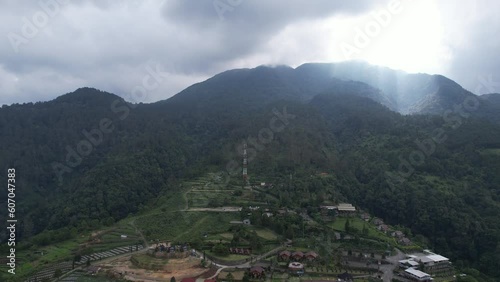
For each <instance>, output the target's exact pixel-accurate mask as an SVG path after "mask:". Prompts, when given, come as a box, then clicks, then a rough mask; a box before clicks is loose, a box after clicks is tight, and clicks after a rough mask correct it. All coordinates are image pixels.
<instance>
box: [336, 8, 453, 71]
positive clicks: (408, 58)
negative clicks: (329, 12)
mask: <svg viewBox="0 0 500 282" xmlns="http://www.w3.org/2000/svg"><path fill="white" fill-rule="evenodd" d="M400 9H401V10H399V12H398V13H391V15H390V19H389V20H387V17H385V18H384V21H383V22H381V20H380V18H379V19H378V20H377V16H376V15H377V14H378V15H380V14H385V15H387V13H388V12H389V11H388V8H387V6H385V7H384V6H383V7H380V8H379V9H376V10H374V11H372V12H370V13H367V14H365V15H363V16H361V17H356V18H349V17H345V18H343V19H338V18H337V19H332V20H331V21H330V24H331V25H332V26H335V28H332V29H331V33H330V34H332V36H335V37H336V39H337V40H335V42H334V44H335V47H336V48H331V50H330V51H329V54H328V57H329V58H330V59H331V60H336V61H343V60H351V59H355V60H364V61H367V62H369V63H372V64H376V65H381V66H387V67H390V68H394V69H400V70H404V71H407V72H426V73H442V72H444V71H445V69H444V67H443V66H446V65H447V64H446V63H447V61H448V60H449V59H450V52H449V50H448V49H447V48H446V46H445V42H444V41H443V36H444V31H443V28H442V23H441V19H440V15H439V10H438V7H437V6H436V3H434V2H433V1H432V0H422V1H408V0H402V1H401V6H400ZM376 26H378V29H377V27H376ZM370 31H371V33H370ZM360 33H362V34H363V35H360ZM363 36H366V37H365V39H366V38H368V43H367V44H359V42H363V40H360V39H359V38H360V37H363ZM356 40H359V41H356ZM363 43H364V42H363ZM346 46H347V47H346ZM351 47H352V49H350V48H351ZM346 49H347V50H348V51H346ZM349 51H351V53H349ZM346 53H347V54H348V56H346Z"/></svg>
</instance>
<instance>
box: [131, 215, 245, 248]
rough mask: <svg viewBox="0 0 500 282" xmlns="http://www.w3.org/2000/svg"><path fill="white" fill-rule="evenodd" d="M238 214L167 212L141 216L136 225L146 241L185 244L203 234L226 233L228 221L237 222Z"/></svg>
mask: <svg viewBox="0 0 500 282" xmlns="http://www.w3.org/2000/svg"><path fill="white" fill-rule="evenodd" d="M238 219H239V214H238V213H236V214H235V213H204V212H185V211H177V212H168V213H163V214H154V215H149V216H143V217H141V218H140V219H138V220H137V222H136V225H137V226H138V227H139V228H140V229H141V230H143V234H144V235H145V236H146V239H148V240H150V239H160V240H170V241H174V242H186V241H192V240H194V239H198V238H201V237H202V235H203V234H205V233H207V234H210V235H212V234H220V233H226V232H227V231H228V230H229V227H230V223H229V222H230V221H232V220H238Z"/></svg>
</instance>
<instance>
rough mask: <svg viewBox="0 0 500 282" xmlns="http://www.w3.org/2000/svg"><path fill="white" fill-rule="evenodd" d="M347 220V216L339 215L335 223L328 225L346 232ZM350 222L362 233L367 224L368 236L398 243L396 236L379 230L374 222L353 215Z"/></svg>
mask: <svg viewBox="0 0 500 282" xmlns="http://www.w3.org/2000/svg"><path fill="white" fill-rule="evenodd" d="M346 221H347V218H345V217H338V218H336V219H335V221H334V222H333V223H330V224H329V225H328V226H330V227H331V228H332V229H333V230H336V231H340V232H345V223H346ZM349 223H350V226H351V227H353V228H356V229H357V230H359V232H360V234H361V232H362V230H363V227H364V226H366V228H367V229H368V235H366V237H370V238H373V239H377V240H382V241H386V242H388V243H391V244H395V243H396V241H395V240H394V238H392V237H391V236H389V235H387V234H384V233H383V232H381V231H379V230H377V228H376V227H375V226H374V225H373V224H371V223H368V222H366V221H364V220H362V219H361V218H357V217H351V218H349ZM364 236H365V235H364Z"/></svg>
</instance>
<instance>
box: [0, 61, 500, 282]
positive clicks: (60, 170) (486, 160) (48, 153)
mask: <svg viewBox="0 0 500 282" xmlns="http://www.w3.org/2000/svg"><path fill="white" fill-rule="evenodd" d="M471 95H473V94H471V93H470V92H467V91H465V90H463V89H462V88H461V87H460V86H459V85H458V84H456V83H455V82H453V81H451V80H449V79H447V78H445V77H443V76H438V75H434V76H431V75H426V74H406V73H403V72H399V71H394V70H390V69H387V68H380V67H373V66H368V65H366V64H361V63H341V64H305V65H302V66H300V67H298V68H295V69H293V68H290V67H286V66H279V67H266V66H261V67H257V68H254V69H239V70H231V71H226V72H223V73H221V74H218V75H216V76H214V77H212V78H210V79H208V80H206V81H204V82H200V83H197V84H195V85H192V86H190V87H188V88H186V89H185V90H183V91H181V92H180V93H179V94H177V95H175V96H174V97H172V98H170V99H167V100H164V101H161V102H157V103H152V104H139V105H136V104H130V103H127V102H126V101H124V100H123V99H121V98H120V97H118V96H116V95H114V94H110V93H106V92H102V91H99V90H96V89H92V88H81V89H78V90H76V91H75V92H73V93H68V94H66V95H63V96H61V97H59V98H57V99H54V100H52V101H49V102H44V103H35V104H32V103H29V104H23V105H12V106H4V107H2V108H1V109H0V148H2V150H0V167H1V168H2V171H6V169H8V168H11V167H14V168H15V169H16V177H17V179H16V181H17V183H18V186H19V187H22V188H19V189H18V191H17V195H16V199H17V201H18V202H17V207H18V208H17V211H16V212H17V215H18V216H19V218H20V219H21V222H22V225H21V226H20V228H19V229H18V234H17V236H18V238H19V239H22V240H23V241H29V242H31V243H33V244H36V245H44V244H47V243H50V242H55V241H57V240H62V239H64V238H68V237H70V236H73V235H72V234H74V233H75V232H77V231H79V230H80V231H81V230H89V229H96V228H99V227H100V226H106V225H110V224H113V223H114V222H116V221H119V220H121V219H123V218H125V217H127V216H128V215H129V214H137V213H140V212H141V211H142V210H144V209H147V208H152V207H154V206H155V202H156V200H157V199H158V196H159V195H160V194H161V195H169V193H172V192H174V191H176V189H178V183H179V181H180V180H186V179H192V178H193V177H196V176H199V175H202V174H205V173H207V172H215V171H224V172H225V173H226V174H229V175H231V176H232V180H231V181H232V184H234V185H239V184H240V183H241V182H240V181H239V180H240V173H241V167H238V166H236V168H234V169H230V167H231V165H230V164H232V163H236V164H239V163H241V147H242V144H243V143H247V144H248V151H249V155H251V161H250V162H249V170H250V171H251V175H252V177H254V178H253V179H275V180H276V181H278V182H279V183H280V184H281V185H276V188H275V189H276V191H275V193H276V194H277V195H278V196H279V199H281V202H279V203H276V205H280V206H289V207H292V208H304V209H308V210H309V211H310V212H317V210H316V209H317V207H318V206H319V205H320V204H321V203H322V201H324V200H330V201H340V200H343V201H349V202H352V203H354V204H356V205H358V206H360V207H362V208H363V209H366V210H368V211H370V212H371V213H373V214H374V215H376V216H378V217H381V218H383V219H384V220H386V221H387V222H388V223H390V224H394V225H402V226H406V227H407V228H408V230H410V232H411V233H412V234H414V235H415V237H416V238H421V242H422V244H426V245H427V246H429V247H431V248H434V249H436V251H438V252H442V253H443V254H445V255H447V256H450V257H451V258H453V259H454V260H456V261H457V262H458V263H459V265H461V266H463V267H476V268H478V269H480V270H481V271H484V272H486V273H488V274H490V275H491V276H493V277H498V275H500V273H498V270H499V269H500V265H498V262H499V261H500V257H499V254H500V252H499V248H500V245H499V244H498V241H499V240H500V219H499V218H498V214H499V213H500V190H499V187H500V178H499V176H498V171H499V169H500V158H499V154H498V151H499V150H500V126H499V124H498V123H495V122H496V121H498V119H499V112H500V111H498V110H496V109H497V107H498V106H499V98H498V97H499V95H498V94H491V95H483V96H479V97H477V96H475V95H473V96H471ZM471 99H478V102H477V105H472V104H471V105H468V104H464V101H469V102H471V103H474V101H475V100H471ZM457 103H458V104H459V105H462V106H463V108H464V109H463V110H465V112H463V110H460V111H458V112H456V111H455V108H454V106H455V104H457ZM447 109H450V110H451V112H445V113H444V114H443V111H447ZM410 112H411V113H416V114H415V115H404V114H405V113H410ZM438 113H439V114H440V115H435V114H438ZM433 114H434V115H433ZM320 173H326V174H328V175H330V177H329V178H328V179H322V178H320V177H317V175H318V174H320ZM291 175H292V176H293V182H292V181H291V180H290V179H291V177H290V176H291ZM283 179H285V180H283ZM0 200H1V201H2V202H5V201H6V194H5V193H4V194H2V195H1V196H0ZM5 212H6V210H5V209H2V210H0V214H1V215H2V216H4V215H5ZM0 235H1V236H2V240H5V238H6V235H7V234H6V233H5V231H3V233H1V234H0ZM491 262H494V263H491ZM495 275H497V276H495Z"/></svg>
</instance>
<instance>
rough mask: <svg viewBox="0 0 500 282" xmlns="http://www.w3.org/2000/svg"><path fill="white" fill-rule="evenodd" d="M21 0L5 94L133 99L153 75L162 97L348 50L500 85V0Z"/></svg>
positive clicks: (152, 88)
mask: <svg viewBox="0 0 500 282" xmlns="http://www.w3.org/2000/svg"><path fill="white" fill-rule="evenodd" d="M20 2H21V1H16V0H0V19H1V23H2V24H1V25H0V34H1V35H2V40H1V41H0V105H2V104H11V103H23V102H30V101H33V102H34V101H47V100H51V99H53V98H55V97H57V96H59V95H62V94H64V93H68V92H71V91H73V90H75V89H77V88H79V87H83V86H89V87H95V88H98V89H101V90H105V91H109V92H112V93H115V94H118V95H120V96H122V97H124V98H126V99H127V97H130V95H131V94H130V93H131V92H132V91H133V89H136V88H137V87H140V86H142V85H144V83H145V82H144V81H145V79H146V80H147V81H146V83H147V85H148V87H147V88H148V91H147V95H145V96H144V97H143V98H142V99H143V100H142V102H153V101H158V100H162V99H166V98H168V97H170V96H172V95H174V94H176V93H178V92H179V91H181V90H182V89H184V88H185V87H187V86H189V85H191V84H193V83H196V82H199V81H202V80H204V79H207V78H209V77H211V76H213V75H215V74H217V73H219V72H221V71H224V70H227V69H232V68H248V67H255V66H258V65H262V64H268V65H276V64H286V65H290V66H293V67H296V66H299V65H300V64H302V63H305V62H337V61H345V60H365V61H368V62H370V63H373V64H378V65H385V66H389V67H392V68H396V69H401V70H405V71H407V72H425V73H431V74H434V73H440V74H444V75H446V76H448V77H450V78H452V79H454V80H455V81H457V82H458V83H460V84H461V85H462V86H464V87H465V88H467V89H469V90H471V91H473V92H478V93H476V94H482V93H488V92H493V91H495V92H500V91H499V89H500V58H499V56H500V52H499V50H500V36H499V34H500V20H499V18H500V15H499V11H500V1H497V0H462V1H459V2H457V1H456V0H439V1H437V0H435V1H431V0H413V1H412V0H377V1H373V0H356V1H344V0H314V1H305V0H304V1H299V0H273V1H271V0H184V1H181V0H158V1H152V0H151V1H140V0H129V1H111V0H108V1H106V0H101V1H97V0H95V1H76V0H40V1H22V2H21V3H20ZM151 73H154V74H155V75H153V76H151ZM148 76H150V77H153V78H154V77H156V79H155V80H148V79H147V78H146V77H148ZM485 80H487V81H489V83H487V85H488V87H481V85H483V86H484V85H485V83H484V81H485ZM128 100H130V99H128Z"/></svg>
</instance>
